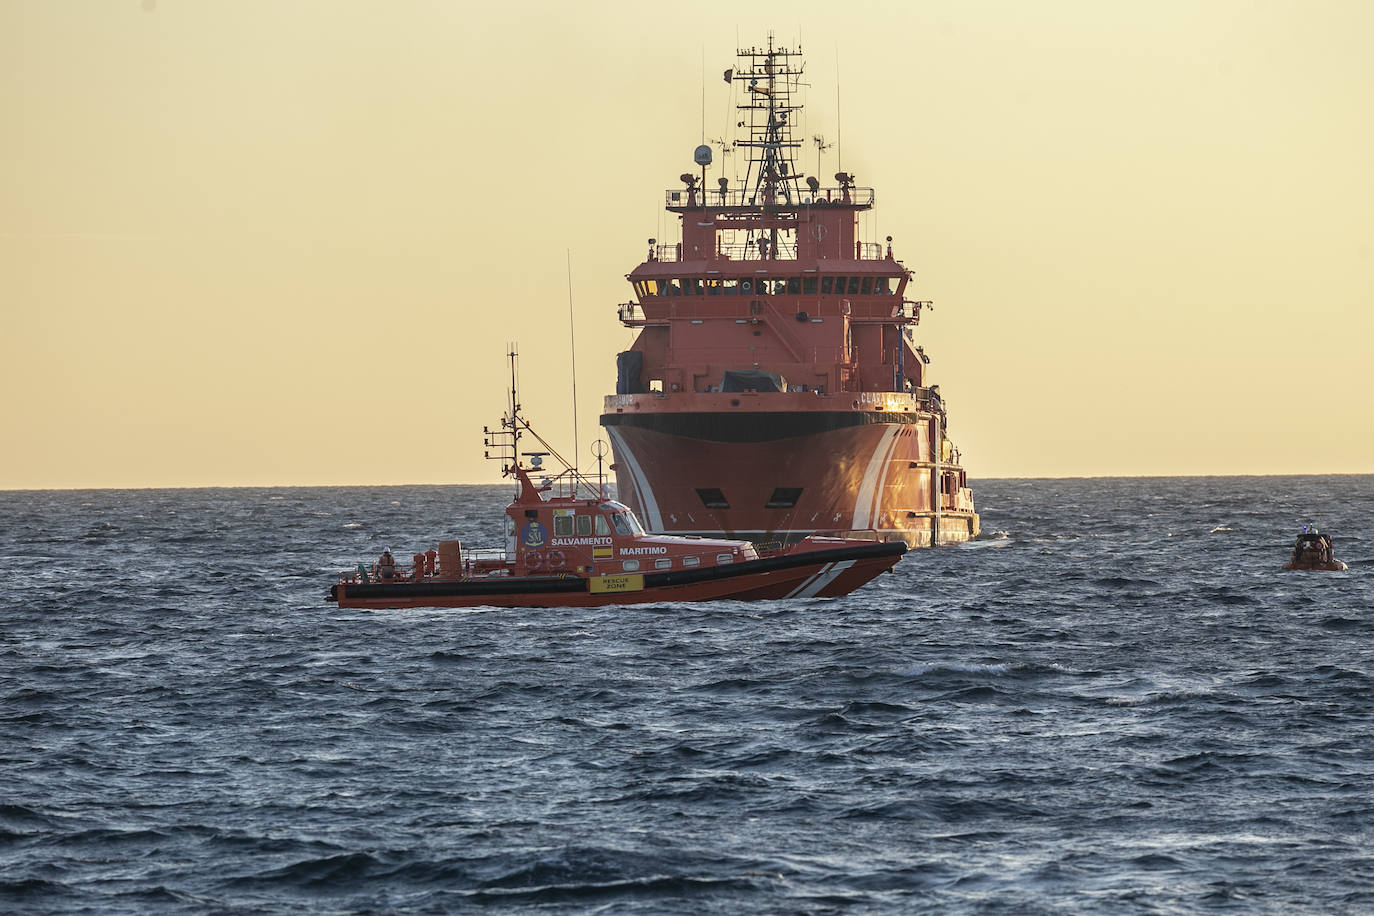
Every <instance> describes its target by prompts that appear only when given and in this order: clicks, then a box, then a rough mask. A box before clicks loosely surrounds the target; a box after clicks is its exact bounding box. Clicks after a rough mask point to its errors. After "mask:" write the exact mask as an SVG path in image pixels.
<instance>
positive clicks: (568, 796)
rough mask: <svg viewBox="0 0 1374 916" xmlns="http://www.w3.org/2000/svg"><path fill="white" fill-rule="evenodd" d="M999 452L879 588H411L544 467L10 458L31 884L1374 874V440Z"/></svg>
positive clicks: (12, 743) (12, 681) (191, 905)
mask: <svg viewBox="0 0 1374 916" xmlns="http://www.w3.org/2000/svg"><path fill="white" fill-rule="evenodd" d="M975 488H976V489H975V493H976V496H977V499H978V501H979V505H980V509H981V512H982V515H983V529H984V532H985V534H984V536H983V537H982V538H981V539H980V540H978V541H977V542H974V543H971V544H968V545H965V546H961V547H955V548H949V549H942V550H938V551H918V552H914V553H912V554H910V555H908V557H907V558H906V559H904V560H903V561H902V562H901V563H900V564H899V565H898V567H897V569H896V571H895V573H894V574H893V575H884V576H881V577H880V578H879V579H877V580H875V581H874V582H873V583H871V584H870V585H869V586H867V587H865V588H864V589H862V590H860V591H859V592H857V593H855V594H853V595H850V596H848V597H847V598H842V599H833V600H817V599H812V600H793V601H775V602H761V603H749V604H746V603H734V602H725V603H715V604H655V605H645V606H638V607H628V608H604V609H596V608H592V609H555V610H510V609H506V610H498V609H474V610H461V611H455V610H447V611H445V610H420V611H414V610H410V611H382V612H378V611H348V610H344V611H341V610H338V609H337V608H335V607H333V606H331V605H329V604H327V603H326V602H325V601H324V600H323V599H324V595H325V593H326V591H327V589H328V587H329V585H330V584H331V583H332V581H333V579H334V575H335V572H336V571H337V570H341V569H344V568H347V567H350V566H352V565H354V564H355V563H357V562H358V561H360V560H362V561H367V562H370V561H371V560H373V559H374V558H375V557H376V556H377V554H378V553H380V551H381V549H382V548H383V547H387V546H389V547H391V548H392V549H393V550H394V551H395V552H396V553H397V555H398V556H399V557H401V558H402V559H404V558H406V557H409V556H410V554H411V553H414V552H415V550H416V549H420V548H423V547H427V546H430V545H432V544H433V543H434V542H435V541H437V540H438V539H439V538H441V537H442V538H450V537H455V536H457V537H462V538H463V539H464V541H465V543H468V544H470V545H472V544H475V543H476V542H480V541H488V542H492V543H494V542H495V541H496V535H497V532H498V527H497V526H498V524H499V513H500V509H501V506H502V505H503V503H504V501H505V498H506V496H507V494H508V489H507V488H506V487H500V486H497V487H401V488H376V489H371V488H335V489H329V488H316V489H242V490H236V489H227V490H219V489H208V490H142V491H110V490H104V491H69V492H8V493H0V570H3V581H4V583H5V588H4V592H3V595H0V912H5V913H54V914H56V913H61V914H70V913H101V914H105V913H114V914H119V913H163V912H170V913H259V912H275V913H310V914H322V913H447V912H453V911H460V910H467V909H477V908H484V909H487V910H491V911H502V912H527V911H551V912H568V911H581V912H587V911H592V912H612V913H730V914H736V913H798V912H804V913H908V912H939V913H1017V914H1023V913H1031V914H1033V913H1066V912H1068V913H1073V912H1112V913H1191V912H1212V911H1217V912H1231V913H1245V914H1252V913H1285V914H1286V913H1294V912H1308V913H1347V912H1371V911H1374V651H1372V650H1374V609H1371V606H1372V605H1374V476H1336V477H1263V478H1171V479H1162V478H1160V479H1088V480H985V481H980V482H975ZM1308 522H1313V523H1316V524H1318V525H1320V526H1321V528H1322V529H1323V530H1324V531H1328V532H1330V533H1331V534H1333V535H1334V537H1335V541H1336V554H1337V556H1338V557H1340V558H1342V559H1344V560H1345V561H1346V562H1348V563H1349V564H1350V570H1349V572H1345V573H1292V572H1283V571H1281V570H1280V566H1281V565H1282V564H1283V562H1284V560H1285V558H1286V555H1287V552H1288V548H1289V545H1290V544H1291V542H1292V539H1293V536H1294V535H1295V534H1296V532H1297V530H1298V529H1299V527H1300V526H1301V525H1302V524H1303V523H1308Z"/></svg>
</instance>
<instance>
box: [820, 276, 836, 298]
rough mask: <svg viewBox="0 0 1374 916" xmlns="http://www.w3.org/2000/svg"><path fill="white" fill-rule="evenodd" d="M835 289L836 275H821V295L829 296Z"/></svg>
mask: <svg viewBox="0 0 1374 916" xmlns="http://www.w3.org/2000/svg"><path fill="white" fill-rule="evenodd" d="M834 289H835V278H834V277H821V295H822V296H828V295H830V294H831V293H832V292H833V291H834Z"/></svg>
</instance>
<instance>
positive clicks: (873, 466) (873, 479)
mask: <svg viewBox="0 0 1374 916" xmlns="http://www.w3.org/2000/svg"><path fill="white" fill-rule="evenodd" d="M900 429H901V427H900V426H891V427H889V428H888V430H887V432H885V433H883V438H882V439H880V440H879V441H878V447H877V448H875V449H874V450H873V457H872V458H870V459H869V460H868V468H867V470H865V471H864V479H863V482H862V483H861V484H859V495H858V497H857V498H856V499H855V500H854V520H853V522H851V523H850V527H851V528H852V529H853V530H855V531H859V530H862V529H864V528H868V527H870V526H871V525H872V524H873V515H874V512H875V510H876V508H877V504H878V500H879V499H880V498H881V497H882V489H881V488H880V487H879V484H881V483H882V481H883V480H885V479H886V478H887V465H888V460H889V459H890V458H891V457H892V450H893V449H894V448H895V447H896V439H897V433H898V431H900Z"/></svg>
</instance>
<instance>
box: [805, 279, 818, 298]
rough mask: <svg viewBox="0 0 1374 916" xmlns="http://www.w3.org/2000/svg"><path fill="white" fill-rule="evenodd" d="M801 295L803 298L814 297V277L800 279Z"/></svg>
mask: <svg viewBox="0 0 1374 916" xmlns="http://www.w3.org/2000/svg"><path fill="white" fill-rule="evenodd" d="M802 295H804V296H814V295H816V278H815V277H802Z"/></svg>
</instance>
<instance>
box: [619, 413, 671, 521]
mask: <svg viewBox="0 0 1374 916" xmlns="http://www.w3.org/2000/svg"><path fill="white" fill-rule="evenodd" d="M606 432H607V433H609V434H610V437H611V439H612V440H614V445H615V446H616V452H617V453H618V454H619V455H620V456H621V457H623V458H624V459H625V464H626V465H627V466H628V467H629V471H630V480H631V481H632V482H633V483H634V486H635V491H636V492H637V493H638V494H639V505H640V508H642V509H643V510H644V518H643V519H642V521H643V522H644V525H645V527H647V528H648V529H649V530H650V531H662V530H663V514H662V513H661V512H659V511H658V500H656V499H654V491H653V490H652V489H650V488H649V479H648V478H647V477H645V476H644V469H643V468H641V467H640V466H639V459H638V458H636V457H635V455H634V452H632V451H630V447H629V446H628V445H626V444H625V438H624V437H623V436H622V435H621V434H620V430H618V429H616V428H615V427H614V426H608V427H606Z"/></svg>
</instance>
